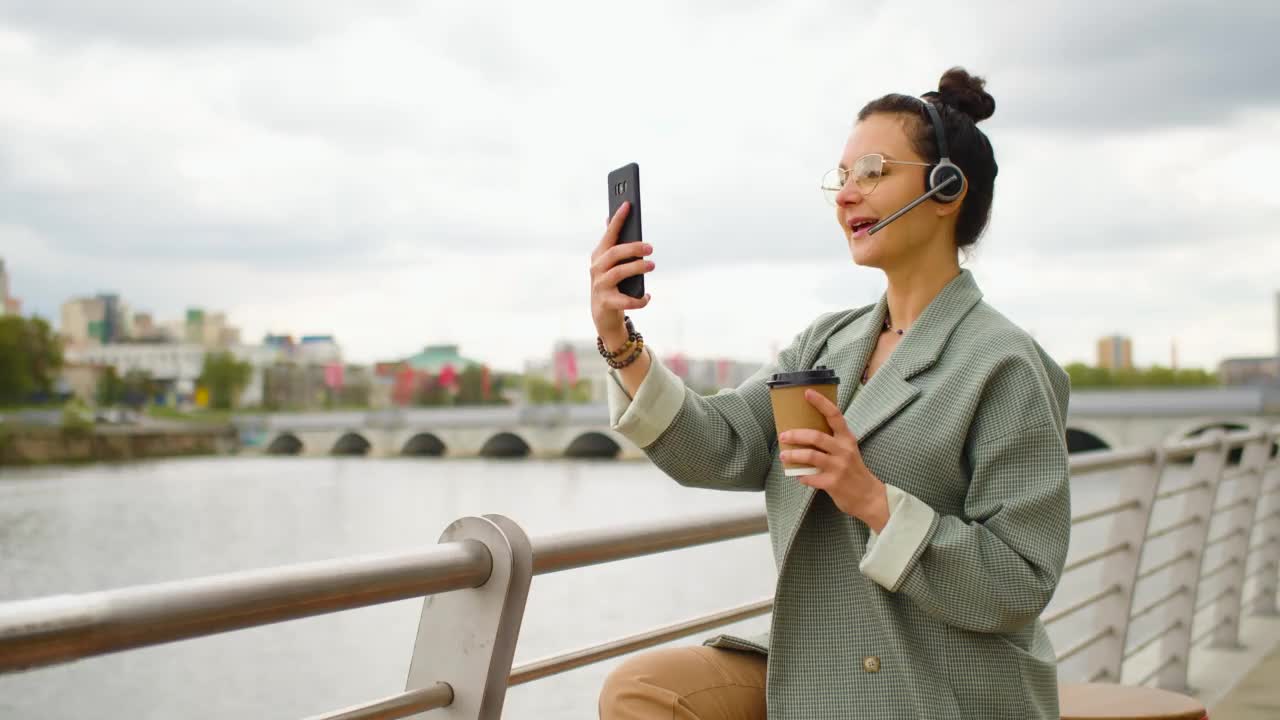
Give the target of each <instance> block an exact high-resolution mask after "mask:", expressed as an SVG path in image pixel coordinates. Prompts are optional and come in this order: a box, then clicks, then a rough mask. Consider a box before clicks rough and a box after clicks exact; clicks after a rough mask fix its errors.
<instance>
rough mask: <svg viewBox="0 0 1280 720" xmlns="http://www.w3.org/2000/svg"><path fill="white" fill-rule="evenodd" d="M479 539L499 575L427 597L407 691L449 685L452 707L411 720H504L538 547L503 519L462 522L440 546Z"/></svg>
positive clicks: (452, 527) (446, 533)
mask: <svg viewBox="0 0 1280 720" xmlns="http://www.w3.org/2000/svg"><path fill="white" fill-rule="evenodd" d="M462 540H476V541H479V542H481V543H483V544H484V546H485V547H487V548H488V549H489V554H490V556H491V557H492V558H493V569H492V571H491V574H490V575H489V579H488V581H487V582H485V584H484V585H481V586H479V587H476V588H471V589H469V590H455V591H453V592H449V593H442V594H439V595H432V596H430V597H427V598H426V600H425V601H424V602H423V605H422V617H421V619H420V620H419V623H418V638H417V640H416V641H415V643H414V647H413V659H412V661H411V662H410V664H409V677H408V680H407V681H406V683H405V689H406V690H417V689H421V688H425V687H430V686H433V685H435V684H436V683H438V682H443V683H447V684H448V685H449V686H450V687H451V688H452V690H453V702H452V704H450V705H449V706H447V707H444V708H440V709H438V710H433V711H431V713H430V715H429V716H428V714H427V713H419V714H417V715H413V716H412V717H413V718H416V719H418V720H427V718H428V717H430V718H431V720H435V719H436V718H452V719H455V720H499V718H500V717H501V716H502V704H503V702H504V701H505V699H506V693H507V678H508V677H509V676H510V674H511V663H512V661H513V659H514V656H515V649H516V639H517V638H518V637H519V635H520V623H521V621H522V620H523V619H524V608H525V601H526V600H527V599H528V597H529V583H530V581H531V580H532V578H533V549H532V547H531V545H530V543H529V538H528V537H527V536H526V535H525V533H524V531H523V530H522V529H521V528H520V526H519V525H517V524H516V523H515V522H513V521H511V520H510V519H508V518H505V517H503V516H501V515H485V516H484V517H465V518H461V519H459V520H456V521H454V522H453V524H451V525H450V526H449V527H448V528H446V529H445V531H444V533H443V534H442V535H441V536H440V542H458V541H462Z"/></svg>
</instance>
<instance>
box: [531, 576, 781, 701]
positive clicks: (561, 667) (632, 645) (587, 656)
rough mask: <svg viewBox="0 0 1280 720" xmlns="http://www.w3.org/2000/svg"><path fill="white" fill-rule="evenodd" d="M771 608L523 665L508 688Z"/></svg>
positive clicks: (733, 612) (752, 608)
mask: <svg viewBox="0 0 1280 720" xmlns="http://www.w3.org/2000/svg"><path fill="white" fill-rule="evenodd" d="M772 608H773V598H768V599H765V600H757V601H756V602H753V603H749V604H747V605H741V606H739V607H736V608H731V609H729V610H724V611H722V612H718V613H714V614H712V615H705V616H702V617H697V618H694V619H692V620H686V621H684V622H679V623H676V624H674V625H667V626H665V627H660V628H656V629H654V630H649V631H647V632H643V633H639V634H637V635H631V636H628V637H624V638H619V639H617V640H612V641H610V642H607V643H603V644H601V645H595V646H593V647H589V648H583V649H581V650H574V651H572V652H568V653H564V654H562V655H556V656H553V657H549V658H543V659H541V660H535V661H533V662H529V663H525V664H523V665H521V666H519V667H517V668H513V669H512V671H511V677H510V678H509V679H508V680H507V685H508V686H515V685H522V684H524V683H527V682H531V681H533V680H537V679H539V678H544V677H548V676H550V675H557V674H559V673H562V672H566V671H568V670H573V669H575V668H580V667H583V666H584V665H590V664H591V663H595V662H600V661H601V660H608V659H609V658H612V657H617V656H619V655H625V654H627V653H629V652H634V651H636V650H643V649H644V648H648V647H653V646H654V645H661V644H662V643H665V642H670V641H672V640H675V639H677V638H682V637H686V636H688V635H693V634H695V633H700V632H703V631H704V630H708V629H710V628H715V627H720V626H722V625H729V624H731V623H735V622H738V621H739V620H746V619H748V618H752V617H756V616H758V615H764V614H765V613H767V612H769V611H770V610H771V609H772Z"/></svg>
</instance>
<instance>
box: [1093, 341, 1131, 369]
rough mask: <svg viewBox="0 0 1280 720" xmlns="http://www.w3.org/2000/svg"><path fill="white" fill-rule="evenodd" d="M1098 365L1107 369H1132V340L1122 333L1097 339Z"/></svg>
mask: <svg viewBox="0 0 1280 720" xmlns="http://www.w3.org/2000/svg"><path fill="white" fill-rule="evenodd" d="M1098 367H1100V368H1107V369H1108V370H1132V369H1133V342H1132V341H1131V340H1130V339H1129V338H1127V337H1125V336H1123V335H1108V336H1107V337H1104V338H1102V339H1101V340H1099V341H1098Z"/></svg>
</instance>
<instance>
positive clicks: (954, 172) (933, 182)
mask: <svg viewBox="0 0 1280 720" xmlns="http://www.w3.org/2000/svg"><path fill="white" fill-rule="evenodd" d="M950 177H956V178H959V179H960V182H958V183H954V182H953V183H951V184H950V185H948V186H947V189H946V190H943V191H942V192H939V193H938V194H937V195H934V196H933V199H934V200H937V201H938V202H954V201H955V199H956V198H958V197H960V193H961V192H962V191H963V190H964V185H965V182H966V181H965V177H964V172H963V171H961V170H960V167H959V166H958V165H956V164H955V163H953V162H951V161H949V160H948V161H945V162H940V163H938V164H936V165H934V166H933V167H932V168H930V169H929V175H928V178H929V180H928V182H927V183H926V185H927V187H926V188H925V192H929V191H930V190H933V189H934V188H936V187H938V186H939V185H941V184H942V183H944V182H946V181H947V178H950Z"/></svg>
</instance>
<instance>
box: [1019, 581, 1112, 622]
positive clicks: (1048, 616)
mask: <svg viewBox="0 0 1280 720" xmlns="http://www.w3.org/2000/svg"><path fill="white" fill-rule="evenodd" d="M1122 592H1124V588H1122V587H1120V586H1119V585H1112V586H1111V587H1109V588H1107V589H1106V590H1103V591H1102V592H1100V593H1094V594H1093V595H1090V596H1089V597H1087V598H1085V599H1083V600H1081V601H1079V602H1077V603H1076V604H1074V605H1069V606H1067V607H1064V608H1062V609H1060V610H1055V611H1053V612H1051V613H1045V614H1044V615H1042V616H1041V618H1040V621H1041V622H1042V623H1044V624H1045V625H1051V624H1053V623H1055V622H1057V621H1059V620H1061V619H1062V618H1064V617H1067V616H1068V615H1070V614H1072V613H1074V612H1078V611H1080V610H1083V609H1084V608H1087V607H1089V606H1090V605H1092V604H1094V603H1096V602H1098V601H1099V600H1102V599H1103V598H1106V597H1108V596H1111V595H1118V594H1120V593H1122Z"/></svg>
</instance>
